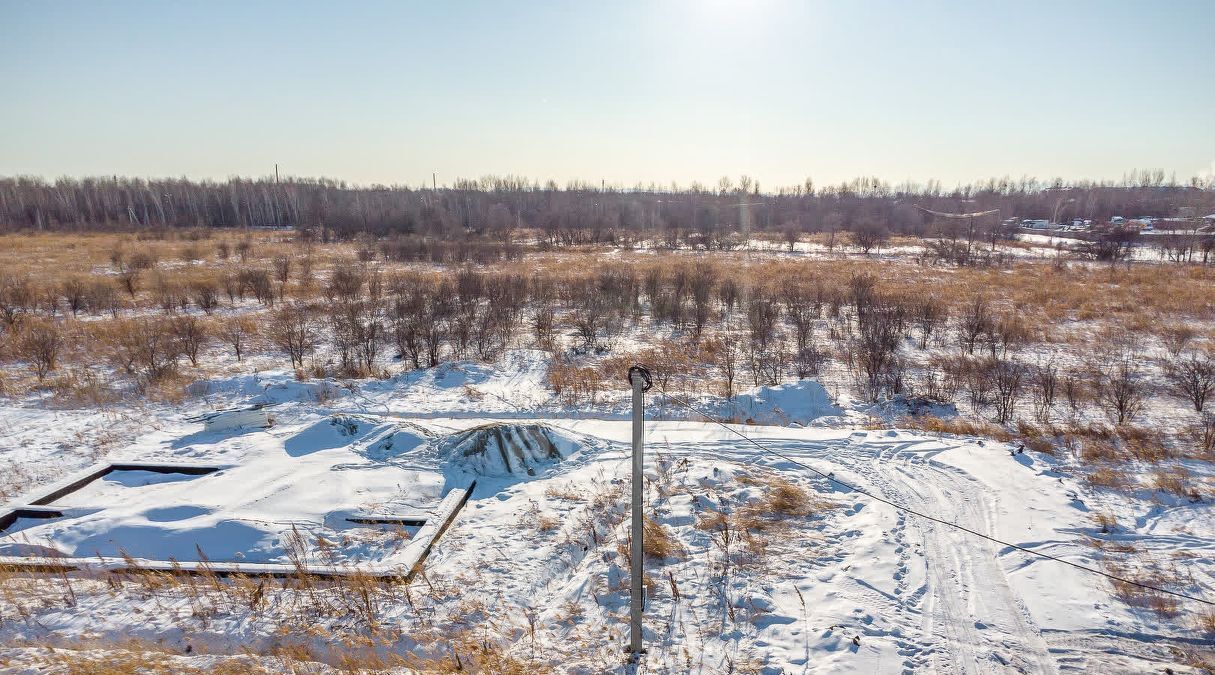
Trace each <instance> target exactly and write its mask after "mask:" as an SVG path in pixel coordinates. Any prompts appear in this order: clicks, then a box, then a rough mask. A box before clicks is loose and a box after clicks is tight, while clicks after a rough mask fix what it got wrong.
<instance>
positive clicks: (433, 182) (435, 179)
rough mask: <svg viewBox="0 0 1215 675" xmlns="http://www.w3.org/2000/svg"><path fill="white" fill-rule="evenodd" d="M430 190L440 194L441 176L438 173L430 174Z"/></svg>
mask: <svg viewBox="0 0 1215 675" xmlns="http://www.w3.org/2000/svg"><path fill="white" fill-rule="evenodd" d="M430 189H431V190H434V191H436V192H438V190H439V174H438V172H435V171H431V172H430Z"/></svg>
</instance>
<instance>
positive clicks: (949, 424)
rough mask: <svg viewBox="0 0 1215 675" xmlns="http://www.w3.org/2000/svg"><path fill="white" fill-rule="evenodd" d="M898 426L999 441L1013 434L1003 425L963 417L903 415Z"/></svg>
mask: <svg viewBox="0 0 1215 675" xmlns="http://www.w3.org/2000/svg"><path fill="white" fill-rule="evenodd" d="M899 426H900V427H903V428H906V429H918V430H920V431H927V432H931V433H936V434H954V435H957V436H982V437H986V438H991V439H994V440H997V441H1000V442H1007V441H1011V440H1012V439H1013V438H1014V436H1013V434H1012V433H1011V432H1009V431H1008V430H1007V429H1005V428H1004V427H1002V426H1000V425H998V424H992V423H991V422H985V421H982V420H973V419H968V418H964V417H949V418H942V417H936V416H933V415H924V416H918V417H904V418H902V419H901V420H899Z"/></svg>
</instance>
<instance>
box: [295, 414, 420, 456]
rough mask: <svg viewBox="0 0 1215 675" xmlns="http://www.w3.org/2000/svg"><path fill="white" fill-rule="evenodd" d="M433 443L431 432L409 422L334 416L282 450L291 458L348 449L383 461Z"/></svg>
mask: <svg viewBox="0 0 1215 675" xmlns="http://www.w3.org/2000/svg"><path fill="white" fill-rule="evenodd" d="M430 439H431V433H430V432H428V431H427V430H426V429H423V428H422V427H420V426H418V425H416V424H411V423H409V422H389V421H385V420H384V419H383V418H377V417H371V416H366V415H331V416H330V417H328V418H326V419H323V420H321V421H319V422H316V423H315V424H312V425H311V426H309V427H306V428H305V429H303V430H301V431H300V432H298V433H296V434H295V435H294V436H292V437H291V438H288V439H287V440H286V442H285V443H284V444H283V447H284V449H286V451H287V454H288V455H291V456H292V457H301V456H304V455H309V454H312V453H314V452H320V451H322V450H332V449H336V448H345V449H347V450H349V451H351V452H354V453H355V454H358V455H362V456H363V457H366V458H367V459H371V460H376V461H382V460H386V459H390V458H393V457H397V456H399V455H401V454H403V453H405V452H408V451H410V450H413V449H414V448H417V447H418V446H419V445H422V444H424V443H426V442H427V441H429V440H430Z"/></svg>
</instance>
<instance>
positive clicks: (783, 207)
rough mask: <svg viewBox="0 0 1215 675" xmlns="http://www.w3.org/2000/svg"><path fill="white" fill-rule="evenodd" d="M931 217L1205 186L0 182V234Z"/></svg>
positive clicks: (775, 225)
mask: <svg viewBox="0 0 1215 675" xmlns="http://www.w3.org/2000/svg"><path fill="white" fill-rule="evenodd" d="M917 207H922V208H924V209H931V210H935V211H942V212H951V213H958V212H979V211H987V210H991V209H998V210H999V214H998V215H999V217H998V218H997V217H994V216H993V217H988V218H986V219H985V220H986V221H987V222H988V224H987V225H985V226H987V227H991V226H992V225H994V224H996V223H998V222H999V220H1000V219H1007V218H1010V217H1018V218H1045V219H1052V220H1056V221H1064V220H1071V219H1073V218H1086V219H1092V220H1095V221H1104V220H1107V219H1109V218H1110V217H1111V216H1115V215H1122V216H1127V217H1137V216H1176V215H1186V214H1188V215H1199V216H1201V215H1205V214H1209V213H1211V212H1215V188H1213V187H1212V185H1210V184H1205V183H1202V182H1200V181H1198V180H1197V179H1195V180H1193V181H1191V183H1190V184H1189V185H1179V184H1177V183H1175V182H1174V181H1171V180H1166V179H1165V177H1164V175H1163V173H1162V172H1144V173H1141V174H1140V173H1136V174H1132V175H1131V176H1130V178H1128V179H1127V180H1126V181H1123V182H1122V183H1119V184H1113V183H1091V182H1090V183H1077V184H1071V185H1064V184H1062V183H1061V182H1056V183H1054V184H1048V183H1041V182H1039V181H1036V180H1033V179H1021V180H1011V179H997V180H990V181H987V182H984V183H978V184H974V185H968V186H965V187H959V188H956V189H953V190H943V189H941V187H940V185H939V184H937V183H933V182H929V183H928V184H926V185H903V186H897V187H892V186H891V185H889V184H886V183H884V182H882V181H879V180H877V179H871V178H860V179H856V180H853V181H851V182H848V183H844V184H839V185H829V186H822V187H818V186H815V185H814V184H813V182H812V181H810V180H807V181H806V182H805V183H804V184H802V185H798V186H795V187H791V188H782V189H779V190H777V191H776V192H765V191H762V190H761V189H760V186H759V184H758V183H757V182H755V181H754V180H752V179H750V178H748V177H746V176H743V177H742V178H740V179H738V180H733V179H729V178H722V179H721V180H720V181H719V182H718V184H717V185H716V186H714V187H712V188H707V187H704V186H701V185H698V184H693V185H691V186H689V187H687V188H678V187H675V186H672V187H670V188H662V187H660V186H656V185H650V186H637V187H635V188H630V189H623V188H613V187H610V186H609V187H606V188H601V187H600V186H592V185H587V184H581V183H573V184H570V185H568V186H566V187H564V188H562V187H559V186H557V185H556V184H555V183H552V182H549V183H547V184H544V185H542V184H540V183H538V182H531V181H528V180H526V179H523V178H515V177H509V176H508V177H488V178H483V179H479V180H460V181H457V182H456V184H455V186H454V187H443V188H439V189H428V188H410V187H405V186H379V185H376V186H350V185H347V184H345V183H342V182H337V181H332V180H328V179H306V178H287V179H283V180H281V181H279V180H276V179H274V178H262V179H244V178H232V179H229V180H227V181H222V182H217V181H191V180H185V179H165V180H145V179H139V178H123V177H112V178H103V177H96V178H80V179H74V178H63V179H59V180H55V181H53V182H48V181H45V180H42V179H38V178H30V177H15V178H0V230H10V231H11V230H73V229H78V230H90V229H122V230H138V229H153V228H243V227H276V226H286V227H296V228H306V229H316V230H317V231H319V232H323V233H324V235H325V236H327V237H334V238H338V239H346V238H350V237H353V236H355V235H357V234H360V233H369V234H372V235H376V236H384V235H392V234H415V235H422V236H426V237H435V238H440V239H460V238H465V237H468V236H470V235H472V236H476V237H486V238H500V239H502V240H509V238H510V237H511V235H512V233H514V232H515V231H518V230H523V229H527V230H531V231H539V232H541V233H542V236H543V237H544V239H545V240H546V241H547V242H549V243H552V244H579V243H600V242H613V241H617V240H619V239H621V238H624V239H630V238H635V237H637V236H639V235H646V236H659V237H665V238H668V239H672V240H673V241H675V240H677V241H682V242H684V243H692V244H695V243H696V242H701V243H703V244H704V245H706V246H709V245H711V244H712V242H714V241H716V240H718V239H720V238H722V237H724V236H727V234H728V233H733V232H740V231H745V230H752V231H768V232H777V233H791V232H837V231H857V230H858V229H862V228H881V229H883V230H884V231H886V232H890V233H894V234H905V235H912V236H917V235H925V234H935V233H936V232H937V231H938V230H939V229H940V227H942V225H944V224H948V223H949V221H943V220H942V219H939V218H937V219H935V221H934V217H933V216H931V215H927V214H925V213H924V212H923V211H921V210H920V209H919V208H917Z"/></svg>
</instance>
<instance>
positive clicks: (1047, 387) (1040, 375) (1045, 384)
mask: <svg viewBox="0 0 1215 675" xmlns="http://www.w3.org/2000/svg"><path fill="white" fill-rule="evenodd" d="M1030 379H1031V384H1032V385H1033V391H1034V415H1035V416H1036V417H1037V418H1038V419H1039V420H1040V421H1042V422H1046V421H1049V419H1050V411H1051V408H1052V407H1054V405H1055V392H1056V390H1057V389H1058V388H1059V371H1058V369H1057V368H1055V364H1054V363H1046V364H1044V365H1039V366H1036V367H1035V368H1033V369H1032V370H1031V371H1030Z"/></svg>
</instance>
